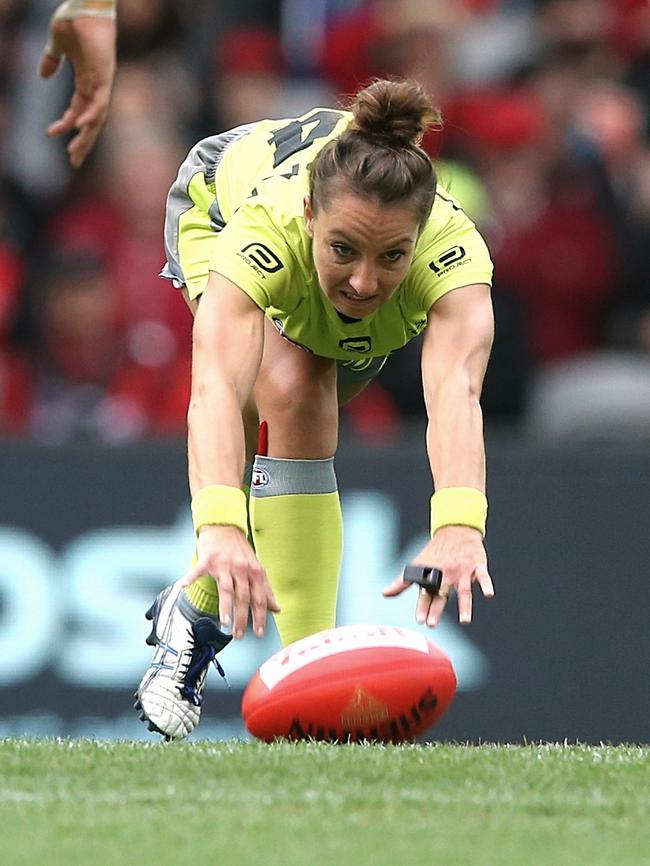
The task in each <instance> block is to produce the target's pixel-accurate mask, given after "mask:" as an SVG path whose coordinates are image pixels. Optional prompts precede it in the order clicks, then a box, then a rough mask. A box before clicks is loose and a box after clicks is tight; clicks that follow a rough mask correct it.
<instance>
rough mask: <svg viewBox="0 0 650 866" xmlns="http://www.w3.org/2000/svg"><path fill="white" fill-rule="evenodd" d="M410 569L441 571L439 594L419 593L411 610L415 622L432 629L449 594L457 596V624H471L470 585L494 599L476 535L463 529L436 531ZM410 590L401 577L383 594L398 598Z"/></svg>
mask: <svg viewBox="0 0 650 866" xmlns="http://www.w3.org/2000/svg"><path fill="white" fill-rule="evenodd" d="M413 565H425V566H429V567H434V568H438V569H440V571H442V582H441V585H440V591H439V593H438V594H437V595H436V594H433V593H431V592H429V591H428V590H426V589H421V590H420V593H419V595H418V600H417V603H416V607H415V619H416V620H417V622H419V623H426V624H427V625H428V626H430V627H432V628H433V627H434V626H436V625H437V624H438V622H439V621H440V617H441V616H442V613H443V611H444V609H445V605H446V603H447V599H448V597H449V594H450V593H451V592H452V591H454V590H455V592H456V594H457V596H458V620H459V622H461V623H468V622H471V620H472V584H473V583H474V582H476V583H478V584H479V586H480V587H481V590H482V591H483V595H484V596H485V597H486V598H491V597H492V596H493V595H494V586H493V585H492V580H491V579H490V575H489V573H488V569H487V555H486V553H485V548H484V547H483V539H482V538H481V534H480V532H478V531H477V530H476V529H471V528H470V527H467V526H444V527H442V528H441V529H439V530H438V531H437V532H436V533H435V535H434V536H433V538H432V539H431V541H430V542H429V543H428V544H427V546H426V547H425V548H424V550H423V551H422V552H421V553H420V554H418V556H416V557H415V559H414V560H413ZM409 586H411V584H410V583H406V582H405V581H404V580H403V578H402V576H400V577H397V578H396V579H395V580H394V581H393V582H392V583H391V584H390V586H387V587H386V589H385V590H384V592H383V594H384V596H386V597H392V596H396V595H400V594H401V593H402V592H404V590H405V589H408V588H409Z"/></svg>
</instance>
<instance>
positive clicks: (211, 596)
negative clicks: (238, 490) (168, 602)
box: [182, 463, 253, 619]
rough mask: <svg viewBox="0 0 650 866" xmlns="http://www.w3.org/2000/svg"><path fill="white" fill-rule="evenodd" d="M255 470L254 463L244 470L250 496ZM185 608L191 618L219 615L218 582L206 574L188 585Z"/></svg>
mask: <svg viewBox="0 0 650 866" xmlns="http://www.w3.org/2000/svg"><path fill="white" fill-rule="evenodd" d="M252 471H253V465H252V463H247V464H246V469H245V472H244V483H243V484H242V490H243V491H244V493H245V494H246V498H248V496H249V493H250V479H251V472H252ZM195 562H196V553H195V554H194V556H193V557H192V564H194V563H195ZM182 601H183V602H184V603H183V609H184V613H185V614H186V615H188V616H189V618H191V619H197V618H198V617H199V616H205V615H206V614H208V615H209V616H219V593H218V591H217V582H216V581H215V579H214V578H213V577H212V576H211V575H209V574H204V575H203V576H202V577H200V578H199V579H198V580H195V581H194V583H192V584H191V585H190V586H186V587H185V589H184V590H183V599H182Z"/></svg>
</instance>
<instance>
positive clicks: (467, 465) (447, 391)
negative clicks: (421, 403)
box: [425, 370, 485, 492]
mask: <svg viewBox="0 0 650 866" xmlns="http://www.w3.org/2000/svg"><path fill="white" fill-rule="evenodd" d="M479 398H480V393H479V386H478V385H477V384H475V383H473V382H472V380H471V377H470V376H469V375H468V374H467V372H465V371H463V370H459V371H457V372H454V373H453V374H450V375H447V376H445V377H444V378H443V379H441V380H440V381H438V382H434V383H431V384H430V385H429V386H428V387H427V388H426V389H425V401H426V405H427V414H428V418H429V423H428V426H427V452H428V455H429V463H430V466H431V473H432V475H433V480H434V486H435V488H436V490H441V489H442V488H445V487H473V488H476V489H477V490H481V491H483V492H485V445H484V440H483V414H482V412H481V406H480V402H479Z"/></svg>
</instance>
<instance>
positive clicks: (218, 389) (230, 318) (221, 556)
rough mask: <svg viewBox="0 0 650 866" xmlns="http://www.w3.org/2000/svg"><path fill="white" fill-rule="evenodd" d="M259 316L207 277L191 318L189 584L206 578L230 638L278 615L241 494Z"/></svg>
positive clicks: (239, 294) (260, 341)
mask: <svg viewBox="0 0 650 866" xmlns="http://www.w3.org/2000/svg"><path fill="white" fill-rule="evenodd" d="M263 345H264V313H263V312H262V310H260V309H259V307H257V306H256V305H255V304H254V303H253V301H252V300H251V299H250V298H249V297H248V295H246V294H245V293H244V292H243V291H242V290H241V289H240V288H239V287H238V286H236V285H235V284H234V283H232V282H230V280H227V279H226V278H225V277H222V276H221V275H219V274H216V273H211V274H210V278H209V282H208V286H207V289H206V290H205V292H204V293H203V295H202V297H201V302H200V303H199V306H198V310H197V311H196V316H195V319H194V331H193V350H192V393H191V398H190V407H189V412H188V460H189V481H190V490H191V493H192V513H193V518H194V525H195V529H196V532H197V561H196V563H195V565H194V566H193V567H192V569H191V570H190V571H189V572H188V573H187V574H186V575H185V577H184V578H183V580H182V583H183V585H185V586H187V585H189V584H190V583H192V582H193V581H195V580H197V579H198V578H199V577H201V575H204V574H210V575H212V577H213V578H214V579H215V581H216V583H217V587H218V590H219V617H220V619H221V621H222V622H223V623H224V624H225V625H229V624H230V623H231V622H232V625H233V636H234V637H236V638H241V637H243V636H244V632H245V630H246V622H247V619H248V611H249V608H250V610H251V613H252V616H253V629H254V631H255V633H256V634H257V635H258V636H259V635H261V634H263V633H264V628H265V625H266V612H267V610H269V609H270V610H273V611H276V612H277V611H279V606H278V603H277V601H276V600H275V597H274V596H273V593H272V591H271V588H270V586H269V584H268V580H267V577H266V572H265V571H264V568H263V567H262V565H261V563H260V562H259V560H258V559H257V557H256V556H255V553H254V551H253V549H252V547H251V546H250V544H249V543H248V540H247V538H246V514H247V512H246V498H245V496H244V493H243V491H242V490H241V483H242V476H243V472H244V460H245V444H244V423H243V419H242V412H243V408H244V406H245V404H246V401H247V400H248V397H249V396H250V394H251V391H252V389H253V385H254V384H255V379H256V377H257V373H258V370H259V367H260V363H261V359H262V349H263Z"/></svg>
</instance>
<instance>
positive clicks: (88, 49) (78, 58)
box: [40, 3, 116, 168]
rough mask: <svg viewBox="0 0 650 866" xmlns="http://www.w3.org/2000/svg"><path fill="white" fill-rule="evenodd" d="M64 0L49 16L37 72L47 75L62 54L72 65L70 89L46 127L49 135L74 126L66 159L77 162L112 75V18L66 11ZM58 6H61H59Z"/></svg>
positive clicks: (97, 124) (104, 107)
mask: <svg viewBox="0 0 650 866" xmlns="http://www.w3.org/2000/svg"><path fill="white" fill-rule="evenodd" d="M66 6H67V4H66V3H63V4H61V6H59V8H58V9H57V11H56V12H55V13H54V15H53V16H52V20H51V21H50V35H49V40H48V44H47V46H46V48H45V50H44V52H43V56H42V58H41V66H40V74H41V77H42V78H50V77H51V76H52V75H54V74H55V72H57V70H58V69H59V68H60V67H61V65H62V63H63V61H64V59H65V58H66V57H67V58H68V59H69V60H70V62H71V63H72V68H73V70H74V93H73V95H72V99H71V101H70V104H69V105H68V107H67V109H66V110H65V112H64V113H63V115H62V116H61V117H60V118H59V119H58V120H55V121H54V122H53V123H51V124H50V126H49V127H48V129H47V134H48V135H49V136H55V135H62V134H63V133H66V132H71V131H72V130H76V131H77V134H76V135H75V136H74V137H73V138H72V140H71V141H70V142H69V143H68V148H67V150H68V157H69V160H70V165H72V166H73V168H78V167H79V166H80V165H81V164H82V163H83V162H84V160H85V159H86V157H87V156H88V154H89V153H90V151H91V150H92V147H93V145H94V143H95V141H96V139H97V136H98V135H99V133H100V131H101V129H102V127H103V125H104V121H105V120H106V115H107V113H108V106H109V103H110V98H111V90H112V88H113V79H114V77H115V34H116V25H115V19H114V18H109V17H92V16H88V15H77V16H76V17H74V18H69V17H61V16H62V15H64V16H65V15H66V14H67V13H66V12H65V9H64V7H66ZM62 10H63V12H62Z"/></svg>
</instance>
